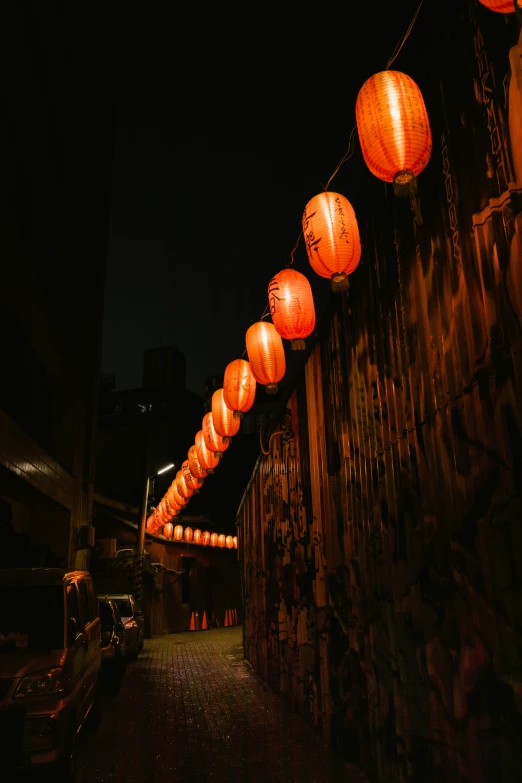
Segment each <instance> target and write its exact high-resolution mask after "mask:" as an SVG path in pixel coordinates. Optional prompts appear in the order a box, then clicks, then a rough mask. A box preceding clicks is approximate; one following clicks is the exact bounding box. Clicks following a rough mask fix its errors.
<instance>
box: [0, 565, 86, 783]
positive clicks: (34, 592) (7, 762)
mask: <svg viewBox="0 0 522 783" xmlns="http://www.w3.org/2000/svg"><path fill="white" fill-rule="evenodd" d="M100 667H101V645H100V619H99V616H98V601H97V600H96V595H95V592H94V589H93V585H92V580H91V577H90V575H89V574H88V573H87V572H86V571H69V572H68V571H66V570H64V569H59V568H14V569H0V758H1V759H2V770H3V772H5V770H6V769H7V770H10V771H11V772H12V771H14V770H16V771H19V770H35V769H38V770H43V769H45V768H48V767H49V768H54V769H53V771H54V772H55V774H54V777H53V779H55V780H56V779H60V780H62V781H70V780H74V777H75V768H76V755H77V747H78V745H77V743H78V733H79V732H80V730H81V729H82V727H83V726H84V725H85V722H86V720H87V717H88V715H89V714H90V713H91V711H92V710H93V707H94V706H95V700H96V694H97V688H98V681H99V676H100ZM8 776H9V775H8Z"/></svg>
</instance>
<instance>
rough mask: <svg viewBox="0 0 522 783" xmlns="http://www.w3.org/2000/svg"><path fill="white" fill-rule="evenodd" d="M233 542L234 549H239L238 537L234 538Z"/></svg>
mask: <svg viewBox="0 0 522 783" xmlns="http://www.w3.org/2000/svg"><path fill="white" fill-rule="evenodd" d="M232 541H233V542H234V549H237V536H234V538H233V539H232Z"/></svg>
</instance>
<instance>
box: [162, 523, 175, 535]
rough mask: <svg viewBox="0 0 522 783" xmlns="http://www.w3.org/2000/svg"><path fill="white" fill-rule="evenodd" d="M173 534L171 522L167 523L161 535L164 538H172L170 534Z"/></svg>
mask: <svg viewBox="0 0 522 783" xmlns="http://www.w3.org/2000/svg"><path fill="white" fill-rule="evenodd" d="M173 532H174V525H173V524H172V522H167V524H166V525H165V527H164V528H163V535H164V536H165V538H172V534H173Z"/></svg>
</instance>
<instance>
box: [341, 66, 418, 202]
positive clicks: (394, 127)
mask: <svg viewBox="0 0 522 783" xmlns="http://www.w3.org/2000/svg"><path fill="white" fill-rule="evenodd" d="M355 116H356V120H357V130H358V132H359V140H360V142H361V150H362V154H363V157H364V160H365V162H366V165H367V166H368V168H369V169H370V171H371V172H372V174H375V176H376V177H378V178H379V179H382V180H383V181H384V182H393V183H394V186H395V192H396V193H397V194H398V195H406V194H408V193H410V192H412V191H414V190H415V177H417V175H418V174H420V173H421V171H422V170H423V169H424V168H425V167H426V166H427V164H428V161H429V159H430V155H431V146H432V140H431V129H430V121H429V119H428V112H427V111H426V106H425V105H424V99H423V97H422V93H421V91H420V90H419V88H418V87H417V85H416V84H415V82H414V81H413V79H411V78H410V77H409V76H407V75H406V74H405V73H401V72H400V71H381V72H380V73H376V74H375V75H374V76H371V77H370V78H369V79H368V81H366V82H365V83H364V84H363V86H362V87H361V89H360V91H359V95H358V96H357V103H356V105H355Z"/></svg>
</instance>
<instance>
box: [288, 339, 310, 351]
mask: <svg viewBox="0 0 522 783" xmlns="http://www.w3.org/2000/svg"><path fill="white" fill-rule="evenodd" d="M290 348H291V349H292V351H306V343H305V341H304V340H303V339H302V338H301V337H296V338H295V339H294V340H292V341H291V342H290Z"/></svg>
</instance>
